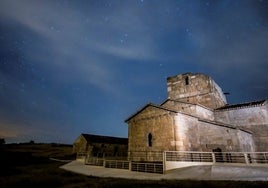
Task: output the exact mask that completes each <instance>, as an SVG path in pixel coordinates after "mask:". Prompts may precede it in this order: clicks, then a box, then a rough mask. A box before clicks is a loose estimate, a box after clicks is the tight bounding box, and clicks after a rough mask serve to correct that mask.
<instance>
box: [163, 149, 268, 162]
mask: <svg viewBox="0 0 268 188" xmlns="http://www.w3.org/2000/svg"><path fill="white" fill-rule="evenodd" d="M164 153H165V154H164V158H165V161H183V162H211V163H242V164H246V165H251V164H252V165H254V164H265V163H266V164H268V152H193V151H189V152H188V151H166V152H164Z"/></svg>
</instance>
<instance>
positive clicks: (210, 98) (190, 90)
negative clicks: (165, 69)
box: [167, 73, 227, 109]
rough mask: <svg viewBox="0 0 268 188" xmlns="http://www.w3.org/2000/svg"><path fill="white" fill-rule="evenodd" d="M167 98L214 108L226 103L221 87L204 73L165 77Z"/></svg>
mask: <svg viewBox="0 0 268 188" xmlns="http://www.w3.org/2000/svg"><path fill="white" fill-rule="evenodd" d="M167 90H168V98H169V99H172V100H178V101H183V102H189V103H193V104H201V105H203V106H206V107H208V108H211V109H216V108H219V107H222V106H225V105H226V104H227V102H226V97H225V95H224V94H223V92H222V90H221V88H220V87H219V86H218V85H217V84H216V83H215V82H214V80H212V79H211V77H209V76H206V75H204V74H200V73H197V74H193V73H185V74H180V75H176V76H172V77H168V78H167Z"/></svg>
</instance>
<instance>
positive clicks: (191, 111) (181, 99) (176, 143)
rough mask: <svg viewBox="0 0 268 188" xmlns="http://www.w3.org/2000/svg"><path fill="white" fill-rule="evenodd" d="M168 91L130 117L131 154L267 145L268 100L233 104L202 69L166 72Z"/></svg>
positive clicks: (261, 148)
mask: <svg viewBox="0 0 268 188" xmlns="http://www.w3.org/2000/svg"><path fill="white" fill-rule="evenodd" d="M167 93H168V98H167V99H166V100H165V101H164V102H163V103H162V104H152V103H149V104H146V105H145V106H144V107H142V108H141V109H140V110H138V111H137V112H136V113H134V114H133V115H131V116H130V117H129V118H127V119H126V120H125V122H126V123H127V124H128V152H129V155H131V153H132V155H137V156H136V158H137V157H138V155H139V152H140V153H141V152H144V153H146V155H147V154H150V153H153V152H163V151H202V152H211V151H222V152H240V151H243V152H258V151H268V102H267V100H261V101H254V102H247V103H242V104H235V105H229V104H228V103H227V101H226V97H225V95H224V93H223V92H222V89H221V88H220V87H219V86H218V85H217V84H216V83H215V81H214V80H213V79H212V78H211V77H209V76H207V75H204V74H200V73H196V74H193V73H186V74H180V75H176V76H172V77H169V78H167ZM131 157H135V156H131Z"/></svg>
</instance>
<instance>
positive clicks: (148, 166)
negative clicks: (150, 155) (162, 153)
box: [131, 162, 163, 174]
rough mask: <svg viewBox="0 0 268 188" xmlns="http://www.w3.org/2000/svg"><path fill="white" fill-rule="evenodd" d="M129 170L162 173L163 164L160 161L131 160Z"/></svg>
mask: <svg viewBox="0 0 268 188" xmlns="http://www.w3.org/2000/svg"><path fill="white" fill-rule="evenodd" d="M131 170H132V171H137V172H149V173H159V174H163V164H162V163H140V162H132V163H131Z"/></svg>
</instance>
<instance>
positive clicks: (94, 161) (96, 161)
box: [85, 157, 105, 166]
mask: <svg viewBox="0 0 268 188" xmlns="http://www.w3.org/2000/svg"><path fill="white" fill-rule="evenodd" d="M104 161H105V159H104V158H97V157H87V158H86V160H85V164H86V165H95V166H103V165H104Z"/></svg>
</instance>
